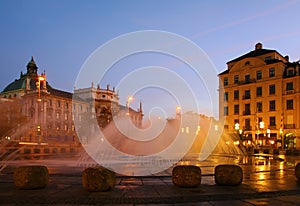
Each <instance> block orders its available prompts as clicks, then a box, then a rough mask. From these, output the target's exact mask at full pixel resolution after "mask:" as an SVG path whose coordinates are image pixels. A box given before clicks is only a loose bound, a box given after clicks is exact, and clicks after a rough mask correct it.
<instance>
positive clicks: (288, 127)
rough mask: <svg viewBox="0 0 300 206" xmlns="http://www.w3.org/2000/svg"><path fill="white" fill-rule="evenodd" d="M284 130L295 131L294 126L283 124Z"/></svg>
mask: <svg viewBox="0 0 300 206" xmlns="http://www.w3.org/2000/svg"><path fill="white" fill-rule="evenodd" d="M284 129H295V124H284Z"/></svg>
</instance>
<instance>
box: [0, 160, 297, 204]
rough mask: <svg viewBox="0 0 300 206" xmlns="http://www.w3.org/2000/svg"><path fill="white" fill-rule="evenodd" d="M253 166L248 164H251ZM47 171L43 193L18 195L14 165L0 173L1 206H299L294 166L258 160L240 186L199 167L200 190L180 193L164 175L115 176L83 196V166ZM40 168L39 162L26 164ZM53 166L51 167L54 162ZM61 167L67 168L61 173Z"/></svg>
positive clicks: (21, 192) (246, 167)
mask: <svg viewBox="0 0 300 206" xmlns="http://www.w3.org/2000/svg"><path fill="white" fill-rule="evenodd" d="M251 161H252V160H251ZM45 162H46V163H45V164H46V165H47V164H48V165H47V166H48V168H49V173H50V177H49V184H48V186H47V187H46V188H45V189H37V190H19V189H16V188H15V186H14V183H13V168H14V166H16V165H17V164H20V162H12V163H9V164H10V165H9V166H8V167H7V168H6V169H5V170H3V171H2V173H1V174H0V204H1V205H300V183H299V182H298V181H297V179H296V177H295V170H294V167H295V164H296V162H297V159H296V160H295V159H292V161H278V160H274V159H272V158H271V159H270V158H264V159H263V158H261V159H260V158H256V159H255V161H254V162H252V163H253V164H245V165H241V167H242V168H243V172H244V180H243V183H242V184H241V185H239V186H218V185H216V184H215V182H214V176H213V174H212V173H211V171H212V168H213V167H211V168H209V167H207V168H203V171H204V172H203V176H202V181H201V185H200V186H199V187H196V188H179V187H176V186H174V185H173V183H172V177H171V175H168V173H165V174H162V175H159V176H147V177H133V176H118V178H117V184H116V186H115V188H114V189H113V190H111V191H108V192H88V191H85V190H84V189H83V187H82V183H81V172H82V170H83V169H84V168H83V167H78V166H77V167H74V165H72V164H69V165H68V164H67V161H66V162H64V161H61V162H60V163H59V164H57V165H53V164H52V165H51V164H50V163H49V162H47V161H45ZM27 163H30V164H35V163H36V164H39V163H41V161H30V162H27ZM52 163H53V162H52ZM62 165H65V167H63V168H62Z"/></svg>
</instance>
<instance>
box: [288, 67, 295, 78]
mask: <svg viewBox="0 0 300 206" xmlns="http://www.w3.org/2000/svg"><path fill="white" fill-rule="evenodd" d="M293 75H294V69H288V70H287V76H288V77H290V76H293Z"/></svg>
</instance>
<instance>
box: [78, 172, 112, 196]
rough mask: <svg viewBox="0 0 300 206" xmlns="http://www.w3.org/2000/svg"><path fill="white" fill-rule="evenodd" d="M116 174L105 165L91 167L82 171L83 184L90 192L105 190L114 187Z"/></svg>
mask: <svg viewBox="0 0 300 206" xmlns="http://www.w3.org/2000/svg"><path fill="white" fill-rule="evenodd" d="M115 184H116V174H115V172H112V171H110V170H108V169H106V168H104V167H89V168H86V169H85V170H84V171H83V173H82V186H83V188H84V189H85V190H87V191H90V192H103V191H108V190H111V189H113V188H114V186H115Z"/></svg>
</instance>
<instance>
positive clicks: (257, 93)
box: [256, 87, 262, 97]
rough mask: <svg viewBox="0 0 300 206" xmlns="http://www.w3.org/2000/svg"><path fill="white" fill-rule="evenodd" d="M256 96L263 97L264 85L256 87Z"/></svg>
mask: <svg viewBox="0 0 300 206" xmlns="http://www.w3.org/2000/svg"><path fill="white" fill-rule="evenodd" d="M256 96H257V97H261V96H262V87H256Z"/></svg>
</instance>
